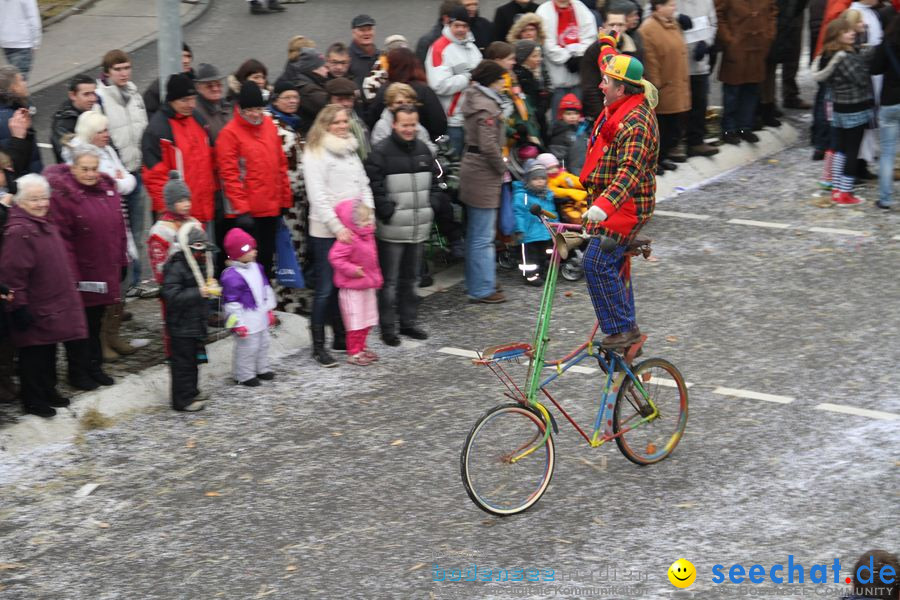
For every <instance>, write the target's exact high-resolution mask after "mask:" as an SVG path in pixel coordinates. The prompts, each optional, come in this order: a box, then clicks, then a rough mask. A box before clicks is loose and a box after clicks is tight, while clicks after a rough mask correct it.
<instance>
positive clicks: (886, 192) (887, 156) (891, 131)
mask: <svg viewBox="0 0 900 600" xmlns="http://www.w3.org/2000/svg"><path fill="white" fill-rule="evenodd" d="M878 135H879V137H880V142H881V158H880V159H879V162H878V203H879V204H880V205H882V206H890V205H891V191H892V189H891V188H892V186H893V185H894V158H895V155H896V153H897V136H898V135H900V104H891V105H890V106H882V107H881V108H880V109H879V111H878Z"/></svg>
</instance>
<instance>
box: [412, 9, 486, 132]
mask: <svg viewBox="0 0 900 600" xmlns="http://www.w3.org/2000/svg"><path fill="white" fill-rule="evenodd" d="M480 62H481V51H480V50H479V49H478V46H476V45H475V37H474V36H473V35H472V32H469V35H468V36H467V37H466V39H464V40H462V41H460V40H458V39H456V38H455V37H453V34H452V33H450V26H449V25H445V26H444V30H443V31H442V32H441V37H439V38H438V39H437V40H436V41H435V42H434V43H433V44H432V45H431V47H430V48H429V49H428V54H427V56H426V57H425V72H426V74H427V75H428V85H429V86H430V87H431V89H433V90H434V93H435V94H437V97H438V99H439V100H440V101H441V106H443V107H444V112H445V113H446V114H447V126H448V127H462V124H463V116H462V114H460V112H459V103H460V100H462V93H463V92H464V91H465V90H466V88H467V87H469V82H471V81H472V69H474V68H475V67H477V66H478V63H480Z"/></svg>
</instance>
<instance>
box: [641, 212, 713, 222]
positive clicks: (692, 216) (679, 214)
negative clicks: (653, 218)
mask: <svg viewBox="0 0 900 600" xmlns="http://www.w3.org/2000/svg"><path fill="white" fill-rule="evenodd" d="M653 214H654V215H661V216H663V217H678V218H680V219H696V220H698V221H706V220H707V219H711V218H712V217H711V216H709V215H698V214H696V213H686V212H676V211H674V210H655V211H653Z"/></svg>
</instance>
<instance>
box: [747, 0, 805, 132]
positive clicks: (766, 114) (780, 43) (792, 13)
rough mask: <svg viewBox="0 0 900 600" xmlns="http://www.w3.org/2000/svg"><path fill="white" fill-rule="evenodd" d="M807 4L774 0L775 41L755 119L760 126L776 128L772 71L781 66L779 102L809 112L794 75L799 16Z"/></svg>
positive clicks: (801, 0) (800, 34) (800, 33)
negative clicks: (776, 7)
mask: <svg viewBox="0 0 900 600" xmlns="http://www.w3.org/2000/svg"><path fill="white" fill-rule="evenodd" d="M808 2H809V0H778V1H777V4H778V21H777V31H776V34H775V41H774V42H773V43H772V47H771V49H770V50H769V54H768V56H767V57H766V79H765V80H764V81H763V83H762V87H761V89H760V99H759V116H760V117H762V121H763V125H767V126H770V127H778V126H779V125H781V122H780V121H778V119H777V118H776V117H777V116H778V114H777V109H776V107H775V100H776V94H775V71H776V70H777V68H778V65H781V99H782V104H783V105H784V107H785V108H798V109H804V110H805V109H809V108H812V105H811V104H809V103H808V102H806V101H804V100H803V99H802V98H801V97H800V88H799V87H797V71H798V70H799V69H800V53H801V52H802V49H803V14H804V12H805V11H806V5H807V4H808Z"/></svg>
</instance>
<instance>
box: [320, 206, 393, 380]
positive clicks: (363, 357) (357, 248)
mask: <svg viewBox="0 0 900 600" xmlns="http://www.w3.org/2000/svg"><path fill="white" fill-rule="evenodd" d="M334 212H335V214H337V216H338V218H339V219H340V220H341V223H343V225H344V227H346V228H347V229H349V230H350V232H351V234H352V240H351V241H350V242H349V243H344V242H341V241H335V243H334V245H333V246H331V251H330V252H329V253H328V260H329V261H330V262H331V266H332V268H333V269H334V285H335V286H336V287H337V288H338V302H339V303H340V306H341V316H342V317H343V319H344V327H346V329H347V362H348V363H350V364H351V365H359V366H361V367H364V366H366V365H369V364H371V363H372V362H374V361H376V360H378V355H377V354H375V353H374V352H372V351H371V350H369V349H368V348H366V337H367V336H368V335H369V330H370V329H371V328H372V327H374V326H375V325H377V324H378V297H377V294H376V291H377V290H379V289H381V286H382V284H383V283H384V279H383V278H382V276H381V267H379V266H378V249H377V247H376V246H375V220H374V218H373V215H374V213H373V210H372V209H371V208H370V207H369V206H368V205H367V204H365V203H364V202H362V200H359V199H352V200H344V201H343V202H341V203H340V204H338V205H337V206H336V207H335V208H334Z"/></svg>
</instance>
